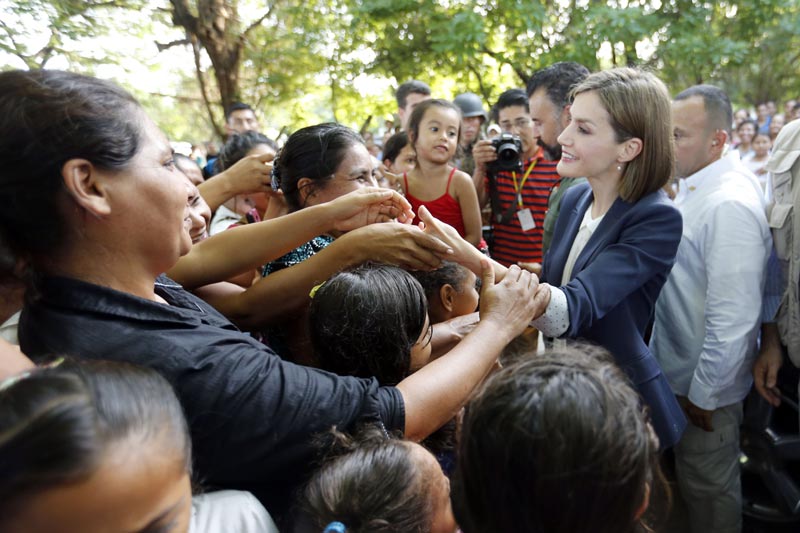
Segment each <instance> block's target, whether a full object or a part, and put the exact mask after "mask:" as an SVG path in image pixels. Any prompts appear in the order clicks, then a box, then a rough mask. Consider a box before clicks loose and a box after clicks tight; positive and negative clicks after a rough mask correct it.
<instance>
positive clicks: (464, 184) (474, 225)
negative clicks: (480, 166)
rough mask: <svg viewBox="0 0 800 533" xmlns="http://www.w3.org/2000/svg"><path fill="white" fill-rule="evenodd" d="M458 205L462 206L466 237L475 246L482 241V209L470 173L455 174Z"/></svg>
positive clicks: (459, 172)
mask: <svg viewBox="0 0 800 533" xmlns="http://www.w3.org/2000/svg"><path fill="white" fill-rule="evenodd" d="M453 178H454V181H455V185H456V186H455V193H456V200H457V201H458V205H459V206H460V207H461V218H462V219H463V221H464V239H465V240H466V241H468V242H469V243H470V244H472V245H473V246H478V244H479V243H480V242H481V236H482V233H483V232H482V229H481V209H480V205H479V204H478V193H477V192H476V191H475V184H474V183H473V182H472V178H470V176H469V174H467V173H465V172H461V171H458V172H456V175H455V176H453Z"/></svg>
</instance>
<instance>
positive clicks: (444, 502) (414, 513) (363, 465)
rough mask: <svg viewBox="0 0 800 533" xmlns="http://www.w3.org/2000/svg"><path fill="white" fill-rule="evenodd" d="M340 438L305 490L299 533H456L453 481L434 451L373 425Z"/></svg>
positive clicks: (301, 500) (302, 499) (341, 435)
mask: <svg viewBox="0 0 800 533" xmlns="http://www.w3.org/2000/svg"><path fill="white" fill-rule="evenodd" d="M335 439H336V441H335V442H334V444H333V445H332V446H331V448H332V451H331V452H330V456H329V459H328V460H327V461H326V463H325V464H323V466H322V467H321V468H320V469H319V471H317V472H316V473H315V474H314V476H313V477H312V478H311V481H310V482H309V483H308V485H307V486H306V488H305V490H304V492H303V494H302V497H301V499H300V502H299V506H300V509H301V511H300V514H301V519H300V522H301V524H302V525H301V526H300V527H298V528H297V529H296V530H295V531H296V532H297V533H319V532H321V531H323V530H324V531H328V532H330V533H341V532H343V531H344V532H348V533H349V532H352V533H371V532H374V531H382V532H385V533H409V532H425V533H455V531H456V524H455V520H454V519H453V512H452V508H451V506H450V482H449V481H448V479H447V478H446V477H445V475H444V473H443V472H442V469H441V467H440V466H439V464H438V463H437V462H436V459H435V458H434V456H433V455H432V454H431V453H430V452H429V451H428V450H426V449H425V448H423V447H422V446H420V445H419V444H416V443H414V442H411V441H407V440H399V439H395V438H390V437H388V436H387V435H386V434H385V433H384V432H383V431H380V430H377V429H374V428H369V427H368V428H365V429H364V430H363V431H362V432H360V433H359V434H358V435H356V437H355V438H350V437H347V436H345V435H343V434H341V433H336V434H335Z"/></svg>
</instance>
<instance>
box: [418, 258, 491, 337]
mask: <svg viewBox="0 0 800 533" xmlns="http://www.w3.org/2000/svg"><path fill="white" fill-rule="evenodd" d="M411 275H412V276H414V277H415V278H416V279H417V281H419V283H420V285H422V289H423V290H424V291H425V297H426V298H427V299H428V315H429V316H430V317H431V323H432V324H438V323H439V322H444V321H446V320H451V319H453V318H456V317H459V316H464V315H468V314H470V313H473V312H474V311H475V310H476V309H477V308H478V292H479V280H478V278H477V276H475V273H473V272H471V271H470V270H468V269H467V268H466V267H464V266H463V265H459V264H458V263H453V262H450V261H444V262H443V263H442V266H440V267H439V268H437V269H436V270H428V271H424V270H417V271H415V272H412V273H411Z"/></svg>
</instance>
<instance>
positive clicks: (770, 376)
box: [753, 343, 783, 407]
mask: <svg viewBox="0 0 800 533" xmlns="http://www.w3.org/2000/svg"><path fill="white" fill-rule="evenodd" d="M781 366H783V353H781V348H780V345H777V346H776V345H772V344H770V343H762V345H761V353H760V354H758V359H756V362H755V364H754V365H753V381H754V383H755V386H756V390H757V391H758V393H759V394H760V395H761V396H762V397H763V398H764V399H765V400H767V401H768V402H769V403H770V404H771V405H774V406H775V407H778V406H779V405H780V404H781V396H780V394H779V393H778V388H777V386H776V384H777V381H778V370H780V369H781Z"/></svg>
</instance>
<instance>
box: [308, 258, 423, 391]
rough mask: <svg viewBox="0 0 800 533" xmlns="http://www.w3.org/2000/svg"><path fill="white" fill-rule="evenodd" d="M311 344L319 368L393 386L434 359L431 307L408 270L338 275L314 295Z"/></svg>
mask: <svg viewBox="0 0 800 533" xmlns="http://www.w3.org/2000/svg"><path fill="white" fill-rule="evenodd" d="M309 329H310V337H311V344H312V346H313V348H314V354H315V355H316V356H317V358H318V360H319V364H320V366H321V367H322V368H324V369H325V370H329V371H331V372H334V373H336V374H339V375H341V376H356V377H363V378H369V377H375V378H377V379H378V382H379V383H380V384H381V385H395V384H397V383H399V382H400V381H402V380H403V379H404V378H405V377H407V376H408V375H410V374H411V373H412V372H414V371H415V370H417V369H419V368H421V367H423V366H424V365H425V364H426V363H427V362H428V359H430V355H431V344H430V341H431V333H432V329H431V323H430V320H429V319H428V303H427V301H426V299H425V293H424V292H423V290H422V286H420V284H419V282H417V280H415V279H414V278H413V277H412V276H411V275H410V274H409V273H408V272H406V271H405V270H403V269H401V268H398V267H394V266H389V265H380V264H367V265H364V266H359V267H356V268H353V269H351V270H346V271H343V272H340V273H338V274H336V275H334V276H333V277H332V278H331V279H329V280H328V281H326V282H325V283H324V284H322V285H320V286H319V288H318V289H316V290H315V291H314V293H313V298H312V301H311V308H310V311H309Z"/></svg>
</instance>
